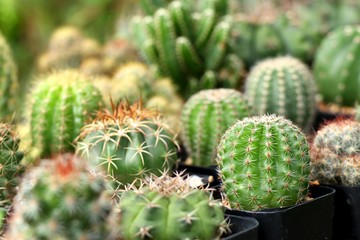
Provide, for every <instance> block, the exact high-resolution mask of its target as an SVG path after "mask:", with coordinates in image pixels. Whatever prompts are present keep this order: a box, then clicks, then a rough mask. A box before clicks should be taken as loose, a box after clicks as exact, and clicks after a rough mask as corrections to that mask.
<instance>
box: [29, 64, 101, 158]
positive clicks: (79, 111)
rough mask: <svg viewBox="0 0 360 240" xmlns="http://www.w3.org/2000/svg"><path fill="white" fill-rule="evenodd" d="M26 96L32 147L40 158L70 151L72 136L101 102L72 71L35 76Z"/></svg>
mask: <svg viewBox="0 0 360 240" xmlns="http://www.w3.org/2000/svg"><path fill="white" fill-rule="evenodd" d="M29 97H30V99H29V101H30V102H31V105H30V106H29V117H30V135H31V139H32V147H34V148H36V149H37V151H38V152H39V156H40V157H46V156H50V155H52V154H54V153H59V152H66V151H74V150H75V147H74V144H73V141H74V139H75V138H76V137H77V136H78V135H79V134H80V129H81V128H82V127H83V125H85V123H86V122H87V121H89V120H90V119H91V117H94V116H95V114H96V112H97V110H98V109H99V105H101V103H102V97H101V94H100V92H99V91H98V90H97V89H96V88H95V87H94V86H93V85H92V84H91V83H90V82H89V81H88V79H87V78H86V77H85V76H83V75H81V74H80V73H78V72H77V71H75V70H62V71H57V72H53V73H51V74H49V75H47V76H45V77H44V78H42V79H38V82H37V83H36V86H35V88H34V89H33V91H32V92H31V94H30V96H29Z"/></svg>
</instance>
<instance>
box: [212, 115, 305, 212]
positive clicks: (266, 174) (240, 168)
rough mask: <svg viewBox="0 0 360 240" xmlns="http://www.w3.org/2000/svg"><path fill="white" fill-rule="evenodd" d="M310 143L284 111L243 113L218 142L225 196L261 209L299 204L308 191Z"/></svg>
mask: <svg viewBox="0 0 360 240" xmlns="http://www.w3.org/2000/svg"><path fill="white" fill-rule="evenodd" d="M309 164H310V156H309V146H308V143H307V141H306V137H305V135H304V134H303V133H302V132H301V131H300V129H299V128H298V127H297V126H296V125H294V124H293V123H292V122H291V121H289V120H287V119H285V118H284V117H282V116H276V115H263V116H256V117H248V118H244V119H243V120H241V121H238V122H237V123H236V124H234V125H233V126H232V127H231V128H229V129H228V130H227V131H226V132H225V134H224V135H223V137H222V140H221V142H220V144H219V146H218V166H219V175H220V178H221V180H222V182H223V186H222V188H223V191H224V193H225V195H226V197H225V199H224V201H225V202H226V203H227V204H228V205H229V207H230V208H234V209H243V210H250V211H256V210H261V209H265V208H278V207H287V206H291V205H295V204H297V203H299V202H301V201H302V200H304V198H305V197H306V196H307V193H308V184H309V181H308V179H309V171H310V168H309Z"/></svg>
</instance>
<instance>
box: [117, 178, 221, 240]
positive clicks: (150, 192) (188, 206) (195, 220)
mask: <svg viewBox="0 0 360 240" xmlns="http://www.w3.org/2000/svg"><path fill="white" fill-rule="evenodd" d="M190 185H191V184H190V181H188V179H183V178H182V177H181V176H176V177H169V176H161V177H158V178H155V177H153V178H151V179H145V180H143V181H142V184H141V187H140V188H134V187H133V188H130V189H128V190H127V191H125V192H123V193H122V194H121V200H120V203H119V205H118V209H119V210H120V213H121V218H120V219H121V220H120V226H121V227H120V230H121V233H122V237H123V239H124V240H133V239H158V240H168V239H174V240H176V239H179V240H180V239H204V240H207V239H219V237H220V236H219V235H221V234H222V233H223V232H224V231H226V230H227V227H228V226H227V223H226V221H225V220H224V210H223V207H222V205H221V203H220V202H219V201H216V200H214V199H212V197H211V195H210V192H209V191H206V190H205V189H201V190H200V189H194V188H191V186H190Z"/></svg>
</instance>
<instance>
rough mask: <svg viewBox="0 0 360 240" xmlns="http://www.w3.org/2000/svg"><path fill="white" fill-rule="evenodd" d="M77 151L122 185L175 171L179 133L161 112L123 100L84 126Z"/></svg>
mask: <svg viewBox="0 0 360 240" xmlns="http://www.w3.org/2000/svg"><path fill="white" fill-rule="evenodd" d="M77 153H78V154H79V155H81V156H82V157H84V158H85V159H87V160H88V161H89V162H90V163H91V165H92V166H95V167H98V166H100V167H102V170H103V171H105V172H106V173H107V174H109V175H110V176H111V177H112V178H114V179H115V180H117V181H119V182H120V183H122V184H128V183H131V182H133V181H134V180H135V179H136V178H139V177H145V176H146V175H148V174H151V173H152V174H156V175H159V174H161V173H162V172H165V171H167V170H171V169H172V168H173V167H174V165H175V162H176V160H177V156H176V153H177V142H176V140H175V136H174V135H173V134H172V132H171V131H170V130H169V129H168V127H167V125H166V124H164V122H163V121H162V119H161V118H160V116H159V114H158V113H157V112H153V111H150V110H146V109H142V107H141V104H140V103H135V104H133V105H129V104H128V103H126V102H121V103H119V104H118V106H116V108H115V109H114V113H112V114H111V113H108V112H106V111H105V112H102V113H99V114H98V118H97V119H95V120H94V121H93V122H92V123H90V124H88V125H86V126H84V127H83V129H82V132H81V134H80V136H79V139H78V143H77Z"/></svg>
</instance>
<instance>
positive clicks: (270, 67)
mask: <svg viewBox="0 0 360 240" xmlns="http://www.w3.org/2000/svg"><path fill="white" fill-rule="evenodd" d="M316 91H317V90H316V85H315V81H314V80H313V78H312V75H311V72H310V71H309V69H308V68H307V67H306V66H305V65H304V64H303V63H302V62H300V61H299V60H297V59H295V58H293V57H290V56H286V57H277V58H270V59H266V60H263V61H261V62H260V63H258V64H257V65H256V66H255V67H254V68H253V69H252V70H251V72H250V74H249V76H248V78H247V81H246V83H245V96H246V97H247V99H248V101H249V104H250V106H252V108H253V110H254V114H258V115H261V114H277V115H282V116H284V117H286V118H288V119H290V120H291V121H293V122H294V123H295V124H297V125H298V126H299V127H301V128H302V129H303V130H304V131H308V130H309V129H310V127H311V124H312V121H313V119H314V117H315V112H316Z"/></svg>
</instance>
